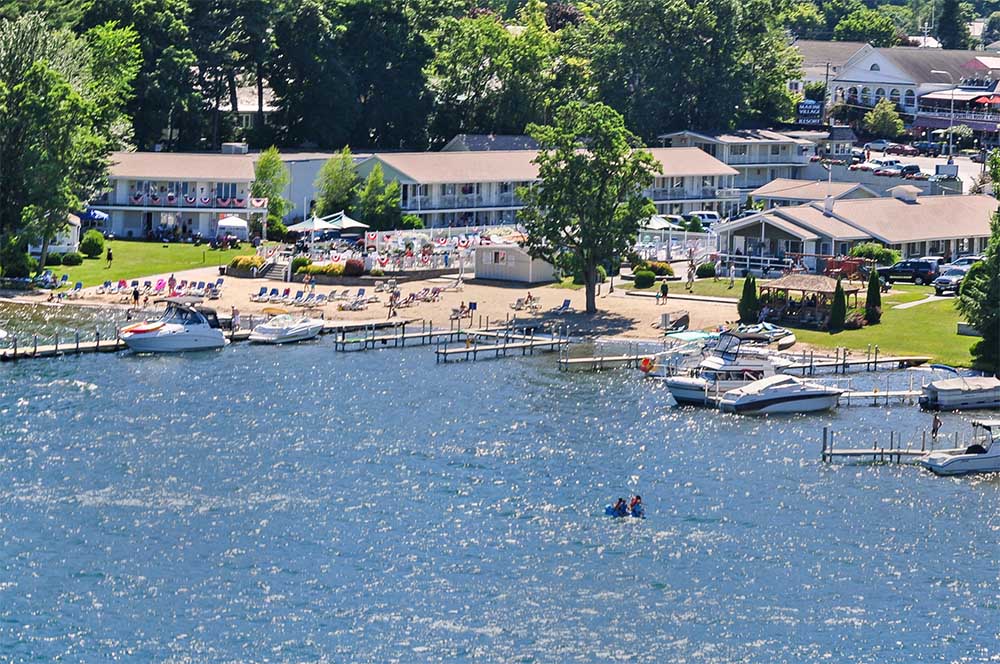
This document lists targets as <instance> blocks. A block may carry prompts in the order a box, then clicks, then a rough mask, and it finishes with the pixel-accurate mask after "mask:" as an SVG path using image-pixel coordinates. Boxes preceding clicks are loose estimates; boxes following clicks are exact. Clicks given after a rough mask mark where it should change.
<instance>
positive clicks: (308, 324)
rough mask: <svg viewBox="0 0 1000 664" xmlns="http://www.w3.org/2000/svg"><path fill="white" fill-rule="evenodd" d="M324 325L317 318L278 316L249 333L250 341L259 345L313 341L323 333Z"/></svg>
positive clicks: (323, 322) (289, 315)
mask: <svg viewBox="0 0 1000 664" xmlns="http://www.w3.org/2000/svg"><path fill="white" fill-rule="evenodd" d="M325 324H326V323H325V321H323V320H320V319H319V318H307V317H302V318H296V317H295V316H292V315H291V314H279V315H277V316H275V317H274V318H271V319H269V320H268V321H267V322H266V323H262V324H260V325H258V326H257V327H255V328H254V329H253V331H252V332H251V333H250V341H252V342H255V343H261V344H287V343H292V342H295V341H306V340H308V339H315V338H316V337H317V336H318V335H319V333H320V332H322V331H323V326H324V325H325Z"/></svg>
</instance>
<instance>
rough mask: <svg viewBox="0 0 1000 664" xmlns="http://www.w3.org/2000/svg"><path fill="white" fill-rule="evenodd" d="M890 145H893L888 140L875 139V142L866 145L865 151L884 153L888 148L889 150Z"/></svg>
mask: <svg viewBox="0 0 1000 664" xmlns="http://www.w3.org/2000/svg"><path fill="white" fill-rule="evenodd" d="M890 145H892V143H890V142H889V141H887V140H886V139H884V138H878V139H875V140H874V141H871V142H868V143H865V150H877V151H882V150H885V149H886V148H888V147H889V146H890Z"/></svg>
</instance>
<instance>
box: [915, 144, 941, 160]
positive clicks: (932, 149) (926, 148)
mask: <svg viewBox="0 0 1000 664" xmlns="http://www.w3.org/2000/svg"><path fill="white" fill-rule="evenodd" d="M913 147H915V148H916V149H917V151H918V152H919V153H920V154H922V155H926V156H928V157H936V156H938V155H939V154H941V144H940V143H935V142H934V141H914V143H913Z"/></svg>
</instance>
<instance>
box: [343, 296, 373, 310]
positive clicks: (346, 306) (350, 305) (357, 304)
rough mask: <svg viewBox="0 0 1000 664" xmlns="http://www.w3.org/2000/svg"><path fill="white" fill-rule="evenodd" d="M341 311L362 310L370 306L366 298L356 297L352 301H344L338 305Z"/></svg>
mask: <svg viewBox="0 0 1000 664" xmlns="http://www.w3.org/2000/svg"><path fill="white" fill-rule="evenodd" d="M337 308H338V309H340V310H341V311H361V310H363V309H367V308H368V302H367V301H365V300H359V299H354V300H352V301H350V302H343V303H341V304H340V306H339V307H337Z"/></svg>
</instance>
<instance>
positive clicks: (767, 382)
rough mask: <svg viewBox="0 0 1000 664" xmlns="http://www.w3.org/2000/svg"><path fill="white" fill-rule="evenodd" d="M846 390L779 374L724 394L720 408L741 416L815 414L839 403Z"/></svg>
mask: <svg viewBox="0 0 1000 664" xmlns="http://www.w3.org/2000/svg"><path fill="white" fill-rule="evenodd" d="M841 394H843V390H840V389H837V388H836V387H829V386H827V385H820V384H819V383H812V382H809V381H805V380H802V379H801V378H796V377H794V376H787V375H783V374H779V375H776V376H769V377H767V378H762V379H760V380H758V381H754V382H752V383H750V384H749V385H744V386H743V387H738V388H736V389H735V390H730V391H728V392H726V393H725V394H723V395H722V398H721V399H720V400H719V410H722V411H725V412H727V413H739V414H742V415H759V414H764V413H813V412H817V411H821V410H830V409H831V408H835V407H836V406H837V402H838V401H839V399H840V395H841Z"/></svg>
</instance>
